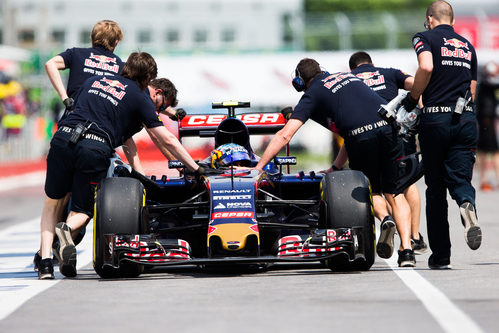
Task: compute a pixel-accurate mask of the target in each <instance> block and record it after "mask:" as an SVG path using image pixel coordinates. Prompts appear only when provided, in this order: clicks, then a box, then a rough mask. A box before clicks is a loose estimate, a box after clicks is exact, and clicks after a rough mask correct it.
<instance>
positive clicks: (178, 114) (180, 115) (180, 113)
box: [170, 108, 187, 120]
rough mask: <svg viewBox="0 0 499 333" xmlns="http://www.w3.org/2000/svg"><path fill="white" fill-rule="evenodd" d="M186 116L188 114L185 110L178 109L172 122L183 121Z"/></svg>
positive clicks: (172, 117)
mask: <svg viewBox="0 0 499 333" xmlns="http://www.w3.org/2000/svg"><path fill="white" fill-rule="evenodd" d="M186 115H187V113H186V112H185V110H184V109H182V108H178V109H177V110H175V115H174V116H171V117H170V119H171V120H182V119H184V117H185V116H186Z"/></svg>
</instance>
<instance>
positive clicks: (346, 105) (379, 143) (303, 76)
mask: <svg viewBox="0 0 499 333" xmlns="http://www.w3.org/2000/svg"><path fill="white" fill-rule="evenodd" d="M295 75H296V76H295V78H294V79H293V86H294V87H295V89H296V90H298V91H304V94H303V96H302V97H301V99H300V101H299V102H298V104H297V105H296V107H295V109H294V111H293V113H292V114H291V116H290V119H289V120H288V122H287V123H286V125H285V126H284V127H283V128H282V129H281V130H280V131H278V132H277V133H276V135H275V136H274V137H273V138H272V140H271V141H270V143H269V145H268V146H267V148H266V149H265V152H264V153H263V155H262V157H261V159H260V161H259V162H258V164H257V165H256V167H255V168H256V169H257V170H259V171H260V172H262V171H263V168H264V167H265V166H266V165H267V164H268V163H269V162H270V161H271V159H272V158H273V157H274V156H275V155H277V154H278V153H279V151H280V150H281V149H282V148H283V147H284V146H285V145H286V144H288V143H289V141H290V140H291V138H292V137H293V136H294V134H295V133H296V132H297V131H298V129H300V127H301V126H302V125H303V124H304V123H305V122H306V121H307V120H308V119H312V120H314V121H316V122H317V123H319V124H320V125H322V126H324V127H326V128H328V129H330V128H331V123H333V122H334V124H335V125H336V128H337V129H338V131H339V134H340V135H341V136H342V137H344V138H345V145H346V149H347V151H349V152H350V156H349V159H350V167H351V168H352V169H354V170H360V171H362V172H363V173H364V174H365V175H366V176H367V178H369V181H370V183H371V187H372V190H373V193H378V194H379V193H384V194H385V197H386V199H387V200H388V202H389V203H390V205H391V206H392V209H393V215H394V218H395V221H396V224H397V228H398V231H399V234H400V238H401V240H402V251H399V259H398V263H399V265H400V266H401V267H413V266H414V265H415V264H416V260H415V257H414V252H413V251H412V249H411V242H410V231H411V230H410V208H409V205H408V203H407V201H406V200H405V197H404V196H401V195H399V196H394V195H393V193H394V192H395V188H396V179H395V177H396V175H397V163H396V160H397V159H398V158H400V157H402V155H403V148H402V143H401V142H400V141H399V140H398V139H397V138H396V134H395V133H394V132H393V131H392V127H391V126H389V125H388V124H387V123H386V121H384V120H381V118H379V116H378V114H377V111H378V109H379V107H380V105H381V104H384V103H385V100H384V99H382V98H381V97H380V96H378V95H377V94H376V93H375V92H373V91H372V90H371V89H370V88H369V87H368V86H367V85H365V84H364V83H363V82H362V80H360V79H359V78H358V77H356V76H355V75H353V74H352V73H335V74H329V73H327V72H323V71H322V70H321V68H320V66H319V64H318V63H317V61H315V60H314V59H309V58H305V59H302V60H301V61H300V62H299V63H298V65H297V67H296V69H295ZM380 241H381V243H383V246H378V255H380V256H382V257H390V256H391V255H392V253H393V242H391V243H390V242H389V241H388V242H385V241H386V240H385V239H381V238H380ZM378 243H380V242H378ZM380 252H382V253H380Z"/></svg>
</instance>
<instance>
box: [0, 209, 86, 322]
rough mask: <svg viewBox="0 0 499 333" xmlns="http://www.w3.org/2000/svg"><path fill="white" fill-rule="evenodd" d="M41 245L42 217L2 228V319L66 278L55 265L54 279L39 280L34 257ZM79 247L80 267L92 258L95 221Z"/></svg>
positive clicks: (78, 265)
mask: <svg viewBox="0 0 499 333" xmlns="http://www.w3.org/2000/svg"><path fill="white" fill-rule="evenodd" d="M39 246H40V218H36V219H33V220H29V221H27V222H23V223H20V224H16V225H15V226H12V227H9V228H7V229H4V230H1V231H0V259H1V260H0V299H1V300H2V302H0V320H2V319H4V318H6V317H7V316H8V315H10V314H11V313H12V312H14V311H15V310H17V309H18V308H19V307H20V306H22V305H23V304H24V303H25V302H26V301H28V300H29V299H31V298H32V297H34V296H36V295H38V294H39V293H41V292H42V291H44V290H46V289H48V288H50V287H52V286H54V285H56V284H57V283H59V282H60V281H61V279H63V278H64V276H62V275H61V274H60V273H59V270H58V269H57V268H55V271H54V275H55V280H43V281H41V280H38V274H37V273H36V272H35V271H33V256H34V254H35V252H36V250H37V249H38V248H39ZM77 249H78V264H77V268H78V269H81V268H82V267H84V266H86V265H88V264H89V263H90V262H91V261H92V223H89V225H88V226H87V235H86V236H85V238H84V239H83V241H82V242H81V243H80V244H78V247H77Z"/></svg>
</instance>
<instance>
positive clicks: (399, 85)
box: [352, 64, 411, 101]
mask: <svg viewBox="0 0 499 333" xmlns="http://www.w3.org/2000/svg"><path fill="white" fill-rule="evenodd" d="M352 73H353V74H355V76H357V77H358V78H359V79H361V80H363V81H364V83H365V84H367V85H368V86H369V87H370V88H371V89H372V90H374V91H375V92H376V93H377V94H378V95H380V96H381V97H383V98H384V99H385V100H386V101H391V100H392V99H394V98H395V97H397V95H398V90H399V89H404V82H405V80H406V79H407V78H408V77H411V76H410V75H409V74H406V73H404V72H402V71H401V70H400V69H395V68H382V67H375V66H374V65H372V64H362V65H359V66H358V67H357V68H355V69H354V70H352Z"/></svg>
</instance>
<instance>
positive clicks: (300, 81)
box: [291, 67, 329, 92]
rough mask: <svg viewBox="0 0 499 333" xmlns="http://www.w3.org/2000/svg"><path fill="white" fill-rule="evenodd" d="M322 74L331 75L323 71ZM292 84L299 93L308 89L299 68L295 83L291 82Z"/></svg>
mask: <svg viewBox="0 0 499 333" xmlns="http://www.w3.org/2000/svg"><path fill="white" fill-rule="evenodd" d="M322 73H323V74H325V75H329V72H327V71H322ZM291 83H292V84H293V87H294V88H295V89H296V91H298V92H300V91H304V90H305V88H306V84H305V81H303V79H302V77H301V74H300V71H299V70H298V67H297V68H296V69H295V77H294V78H293V81H291Z"/></svg>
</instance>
